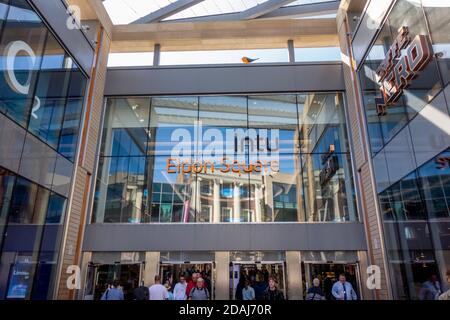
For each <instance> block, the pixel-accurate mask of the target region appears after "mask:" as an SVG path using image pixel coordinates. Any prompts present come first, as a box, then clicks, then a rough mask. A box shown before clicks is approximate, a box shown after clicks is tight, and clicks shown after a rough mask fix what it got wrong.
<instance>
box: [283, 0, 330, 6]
mask: <svg viewBox="0 0 450 320" xmlns="http://www.w3.org/2000/svg"><path fill="white" fill-rule="evenodd" d="M320 2H333V0H297V1H294V2H291V3H289V4H287V5H285V6H284V7H292V6H301V5H303V4H312V3H320Z"/></svg>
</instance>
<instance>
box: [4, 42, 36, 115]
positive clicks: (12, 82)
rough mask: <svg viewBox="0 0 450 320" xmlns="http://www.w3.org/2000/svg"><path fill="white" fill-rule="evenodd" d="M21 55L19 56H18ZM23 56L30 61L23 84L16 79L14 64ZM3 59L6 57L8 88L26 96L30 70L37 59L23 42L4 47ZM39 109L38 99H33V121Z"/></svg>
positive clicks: (29, 81) (5, 74)
mask: <svg viewBox="0 0 450 320" xmlns="http://www.w3.org/2000/svg"><path fill="white" fill-rule="evenodd" d="M19 54H21V55H19ZM23 54H26V55H27V56H28V57H29V58H30V60H31V66H30V69H29V71H28V77H27V79H26V81H25V82H22V83H21V82H20V81H19V80H18V79H17V76H16V73H15V68H14V65H15V62H16V59H17V57H18V56H20V57H23ZM5 57H6V72H5V73H4V76H5V79H6V82H7V83H8V85H9V87H10V88H11V89H12V90H13V91H14V92H16V93H18V94H22V95H28V94H29V92H30V85H31V78H32V75H33V73H32V70H33V69H34V67H35V66H36V62H37V58H36V54H35V52H34V51H33V49H32V48H31V47H30V46H29V45H28V44H27V43H26V42H24V41H20V40H18V41H13V42H11V43H9V44H8V45H7V46H6V49H5ZM40 108H41V100H40V99H39V97H37V96H35V97H34V104H33V108H32V109H31V116H32V117H33V118H35V119H37V118H38V116H37V114H36V112H37V111H38V110H39V109H40Z"/></svg>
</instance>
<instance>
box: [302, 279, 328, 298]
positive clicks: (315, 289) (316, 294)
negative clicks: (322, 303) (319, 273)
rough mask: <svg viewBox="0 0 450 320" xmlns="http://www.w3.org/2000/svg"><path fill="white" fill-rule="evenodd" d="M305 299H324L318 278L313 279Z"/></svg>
mask: <svg viewBox="0 0 450 320" xmlns="http://www.w3.org/2000/svg"><path fill="white" fill-rule="evenodd" d="M306 300H310V301H311V300H325V294H324V293H323V291H322V288H321V287H320V280H319V279H317V278H315V279H314V280H313V286H312V287H311V288H309V289H308V293H307V294H306Z"/></svg>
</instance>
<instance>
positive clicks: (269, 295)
mask: <svg viewBox="0 0 450 320" xmlns="http://www.w3.org/2000/svg"><path fill="white" fill-rule="evenodd" d="M264 300H268V301H277V300H284V294H283V292H282V291H281V290H280V289H278V281H277V280H276V279H275V278H274V277H269V287H268V288H267V289H266V292H265V293H264Z"/></svg>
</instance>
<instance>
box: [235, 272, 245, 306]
mask: <svg viewBox="0 0 450 320" xmlns="http://www.w3.org/2000/svg"><path fill="white" fill-rule="evenodd" d="M244 288H245V277H244V276H243V275H242V276H241V277H240V278H239V282H238V284H237V286H236V293H235V295H234V298H235V299H236V300H244V298H243V296H242V289H244Z"/></svg>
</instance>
